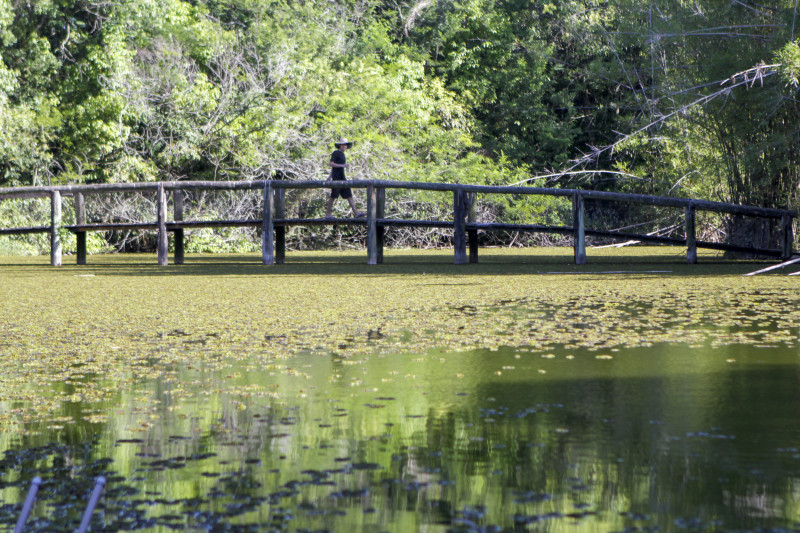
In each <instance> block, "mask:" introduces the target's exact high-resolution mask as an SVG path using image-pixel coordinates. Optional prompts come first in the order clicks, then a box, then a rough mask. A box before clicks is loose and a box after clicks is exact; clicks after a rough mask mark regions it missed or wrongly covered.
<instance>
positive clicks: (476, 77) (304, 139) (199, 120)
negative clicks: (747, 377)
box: [0, 0, 800, 253]
mask: <svg viewBox="0 0 800 533" xmlns="http://www.w3.org/2000/svg"><path fill="white" fill-rule="evenodd" d="M797 7H798V6H797V2H796V0H780V1H775V2H769V3H766V4H763V3H755V2H750V1H747V0H725V1H721V0H697V1H688V0H683V1H678V0H674V1H670V0H659V1H658V2H650V3H648V2H641V1H634V0H608V1H605V2H601V1H595V0H584V1H575V0H552V1H550V2H543V1H536V2H534V1H531V0H501V1H495V0H463V1H452V0H419V1H415V2H405V1H397V0H338V1H323V0H318V1H314V2H303V1H291V0H192V1H183V0H110V1H106V0H103V1H74V0H27V1H25V0H0V44H2V61H0V186H18V185H42V184H67V183H105V182H133V181H155V180H188V179H191V180H242V179H264V178H270V177H282V178H285V179H296V180H309V179H325V177H326V176H327V173H328V170H329V167H328V160H329V157H330V152H331V151H332V149H333V147H332V142H333V141H334V140H335V139H338V138H340V137H348V138H350V139H353V140H355V141H356V146H355V148H354V149H353V150H352V152H349V153H348V159H349V162H350V163H351V169H350V170H349V174H348V177H350V178H361V179H397V180H404V181H433V182H461V183H477V184H504V185H508V184H522V183H526V184H530V185H532V186H546V187H566V188H587V189H603V190H613V191H620V192H638V193H646V194H657V195H670V196H683V197H696V198H703V199H710V200H719V201H725V202H736V203H744V204H751V205H758V206H768V207H787V206H788V207H791V208H797V206H798V185H800V142H798V141H799V140H800V138H799V137H800V99H798V75H799V73H800V48H798V45H797V39H798V37H800V21H798V20H797V17H796V15H797ZM392 194H393V195H394V196H393V197H391V198H390V199H389V204H390V206H394V207H391V209H394V211H393V215H394V216H401V215H402V216H404V217H414V218H428V217H438V216H442V217H444V218H446V216H447V215H446V214H445V212H446V211H447V210H448V209H449V202H451V201H452V200H451V199H447V198H435V197H431V196H428V195H426V194H411V193H407V192H406V193H403V192H397V191H395V192H393V193H392ZM288 201H289V206H288V207H289V210H290V214H294V215H299V216H318V215H320V214H321V213H322V209H323V204H324V195H323V194H322V193H321V192H317V193H314V192H308V191H301V192H300V193H298V194H296V195H294V196H291V197H290V198H289V199H288ZM87 207H88V209H89V216H90V219H93V220H94V221H99V220H120V221H129V220H149V219H153V218H154V213H155V211H154V207H153V205H152V199H151V198H145V197H135V196H134V197H127V198H105V199H101V198H98V199H97V200H96V201H94V202H93V203H92V202H91V201H90V202H89V204H88V206H87ZM342 207H343V206H342ZM65 208H66V209H67V211H68V214H67V216H69V207H68V206H66V207H65ZM48 209H49V207H48V206H47V205H45V204H43V203H38V202H37V201H30V200H20V201H13V202H3V203H0V226H9V225H14V226H24V225H28V224H30V225H38V224H41V220H44V219H46V216H45V215H43V213H45V212H46V211H47V210H48ZM192 209H193V210H194V213H195V218H198V217H208V218H215V217H223V218H234V217H248V216H258V209H259V205H258V198H257V196H252V197H248V196H246V195H244V196H243V195H239V196H230V195H224V194H216V195H211V194H208V195H201V196H195V197H193V198H190V207H189V210H190V212H191V211H192ZM569 214H570V209H569V206H568V205H566V204H563V203H561V202H559V201H557V200H553V199H552V198H538V199H531V198H527V199H523V198H487V199H486V201H485V202H483V203H482V204H481V213H480V217H481V219H483V220H495V219H497V220H502V221H506V222H517V221H520V222H527V223H544V224H558V223H565V221H567V222H566V223H567V224H568V220H569V218H568V217H569ZM677 216H678V215H674V214H673V215H671V214H666V213H661V212H657V211H652V210H650V211H648V210H646V209H643V208H640V209H639V210H638V211H637V212H636V213H631V212H630V210H629V208H622V207H619V206H616V207H614V206H603V205H595V206H589V218H590V219H591V220H594V222H595V223H596V224H598V225H603V226H606V227H609V228H612V227H613V228H619V227H622V226H624V225H627V224H629V222H626V221H629V220H631V219H634V220H638V221H640V222H639V223H638V224H639V225H641V226H642V228H641V229H639V231H641V232H645V231H647V232H652V233H656V232H660V233H659V234H668V233H670V232H675V231H678V232H679V231H681V224H680V221H679V219H678V218H677ZM190 217H191V214H190ZM37 219H38V222H33V221H35V220H37ZM699 222H700V226H701V227H700V230H701V233H704V234H706V235H711V236H714V237H715V238H719V239H723V240H732V239H735V238H739V239H742V238H744V239H746V240H756V241H757V240H759V239H762V240H763V239H767V238H768V237H769V234H770V233H771V232H772V230H770V229H769V228H766V229H764V228H760V229H759V228H757V227H756V226H755V225H753V224H752V223H750V222H748V221H741V220H724V219H713V218H705V219H702V220H700V221H699ZM253 231H254V230H244V229H235V230H234V229H231V230H217V231H212V230H198V231H197V232H194V233H192V234H191V235H190V236H189V242H188V244H187V246H188V248H187V249H188V251H207V250H222V251H243V250H248V249H252V248H253V247H255V246H257V239H256V235H255V234H254V233H253ZM343 231H344V233H343ZM358 231H359V230H338V229H336V230H334V229H326V230H320V232H318V233H314V234H309V233H307V232H306V233H301V232H296V233H292V234H290V235H289V239H290V242H291V243H292V246H296V247H314V246H318V245H330V244H332V243H338V244H339V245H340V246H342V245H355V243H357V242H358V240H359V237H360V236H359V234H358ZM347 232H350V233H347ZM759 232H760V233H761V234H762V235H761V236H759V235H757V234H758V233H759ZM737 233H738V234H739V237H736V234H737ZM742 235H744V237H742ZM441 238H442V237H441V236H439V234H436V235H430V234H427V233H425V232H421V231H420V230H414V231H413V232H412V231H409V233H395V234H394V236H393V239H394V241H393V242H394V243H395V244H400V245H402V244H417V245H419V244H423V245H436V244H437V242H439V240H440V239H441ZM549 238H550V237H547V236H533V237H526V239H538V240H539V241H538V242H544V241H546V240H547V239H549ZM37 239H39V241H37ZM43 239H44V238H43V237H42V238H38V237H30V236H22V237H15V238H10V237H6V238H3V240H2V242H0V252H5V253H27V252H35V251H36V250H37V249H39V248H43V247H44V246H45V245H44V243H43ZM92 239H93V240H92V241H90V245H91V248H92V250H93V251H102V250H109V249H137V250H145V249H149V248H151V247H152V244H153V243H152V239H151V237H149V236H147V235H139V234H137V235H133V234H124V233H121V234H105V235H99V234H98V235H93V237H92ZM495 239H496V241H497V242H498V243H503V244H511V243H517V242H523V240H524V239H520V236H518V235H500V236H497V237H495ZM543 239H544V241H543ZM548 242H549V241H548Z"/></svg>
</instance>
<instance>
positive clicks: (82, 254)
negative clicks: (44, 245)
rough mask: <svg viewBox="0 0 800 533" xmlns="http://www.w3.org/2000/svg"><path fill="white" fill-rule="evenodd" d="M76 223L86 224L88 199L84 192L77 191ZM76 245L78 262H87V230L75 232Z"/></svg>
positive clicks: (82, 263) (83, 263) (81, 263)
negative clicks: (85, 197) (86, 199)
mask: <svg viewBox="0 0 800 533" xmlns="http://www.w3.org/2000/svg"><path fill="white" fill-rule="evenodd" d="M75 223H76V224H77V225H79V226H80V225H82V224H86V201H85V199H84V197H83V193H82V192H76V193H75ZM75 239H76V241H77V246H76V248H77V249H76V251H75V255H76V263H77V264H79V265H85V264H86V232H85V231H82V230H77V231H76V232H75Z"/></svg>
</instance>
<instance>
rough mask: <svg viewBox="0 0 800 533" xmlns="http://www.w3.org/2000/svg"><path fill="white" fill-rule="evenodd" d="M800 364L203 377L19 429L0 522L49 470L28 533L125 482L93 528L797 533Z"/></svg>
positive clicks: (585, 357) (739, 355)
mask: <svg viewBox="0 0 800 533" xmlns="http://www.w3.org/2000/svg"><path fill="white" fill-rule="evenodd" d="M799 362H800V351H798V349H797V348H788V347H786V346H783V347H782V346H777V345H762V346H753V345H748V346H743V345H729V346H725V347H711V346H710V345H709V346H707V347H702V346H696V345H693V346H692V347H689V346H687V345H683V344H659V345H655V346H651V347H644V348H631V349H625V348H622V349H615V350H605V351H591V350H586V349H578V350H575V349H571V350H566V349H554V350H547V351H535V350H531V349H525V348H521V349H511V348H501V349H499V350H495V351H489V350H486V351H472V352H462V353H451V352H446V351H432V352H428V353H425V354H423V355H407V354H394V355H384V356H369V357H364V358H360V359H359V358H356V359H347V360H345V359H340V358H337V357H336V356H331V355H307V356H298V357H295V358H291V359H288V360H286V361H283V362H282V363H281V364H280V365H275V366H271V367H268V368H261V367H259V366H257V365H255V364H253V363H239V365H238V366H235V367H233V368H230V367H228V368H224V369H216V368H215V367H214V365H213V364H210V363H207V364H202V363H198V364H197V365H196V366H194V367H193V368H188V367H181V368H178V369H176V373H175V374H174V375H172V378H171V379H167V380H165V379H153V380H143V381H141V382H139V383H137V384H136V385H135V386H134V387H133V388H132V389H131V390H129V391H125V392H119V393H117V394H116V396H115V397H114V398H112V399H111V400H109V401H108V404H107V405H101V406H97V405H94V406H92V409H94V410H98V411H103V410H106V411H108V412H110V413H111V416H110V417H109V418H108V421H106V422H102V423H96V424H91V423H87V422H85V421H84V422H80V423H67V424H65V425H64V426H63V427H60V428H59V427H53V424H52V422H51V423H48V424H45V423H41V424H40V426H39V427H32V428H30V429H32V430H35V431H32V433H33V434H32V435H30V436H26V437H24V438H23V437H19V436H8V435H6V436H4V437H3V440H0V443H1V444H2V449H4V450H5V455H4V457H3V459H2V461H0V500H2V502H1V505H0V521H1V522H2V529H3V530H4V531H11V530H12V529H13V525H14V523H15V521H16V517H17V515H18V512H19V506H20V500H22V499H24V495H25V493H26V492H27V488H28V485H29V482H30V479H31V478H32V477H33V476H35V475H41V476H42V477H44V478H45V483H44V485H43V486H42V489H41V491H40V497H39V502H38V503H37V506H36V508H35V509H34V513H33V515H32V517H31V519H30V520H29V522H28V524H29V527H28V529H27V530H28V531H71V530H74V529H75V527H76V526H77V522H78V521H79V519H80V514H81V512H82V510H83V506H84V505H85V502H86V501H87V500H88V493H89V492H90V491H91V488H92V484H93V479H94V477H95V476H97V475H100V474H103V475H106V476H108V478H109V484H108V488H107V490H106V492H105V497H104V499H103V501H102V502H101V507H100V509H99V511H98V512H97V513H96V514H95V517H94V522H93V529H92V530H93V531H118V530H146V531H163V532H166V531H175V530H182V531H398V532H399V531H442V532H444V531H452V530H456V531H459V530H463V531H528V530H536V531H576V532H582V531H623V530H630V531H639V530H643V531H656V530H660V531H684V530H686V531H700V530H703V531H733V530H735V531H745V530H748V531H757V530H759V531H760V530H774V531H779V530H795V529H800V523H798V519H799V518H800V514H799V513H800V508H799V507H798V498H800V484H799V483H798V481H799V480H800V423H798V415H799V414H800V395H798V393H797V392H798V385H799V384H800V365H799V364H798V363H799ZM86 379H99V378H97V377H94V378H92V377H87V378H86ZM232 382H233V383H235V386H234V387H232V386H231V383H232ZM222 383H225V387H222V386H221V384H222ZM232 390H234V391H235V392H231V391H232ZM145 406H146V408H145ZM82 409H87V407H86V405H85V404H84V403H82V402H76V403H73V404H65V405H64V406H63V413H62V415H63V416H64V418H65V419H67V418H72V419H74V420H80V419H81V418H82V416H81V413H79V411H80V410H82ZM83 418H85V417H83ZM36 433H38V434H36Z"/></svg>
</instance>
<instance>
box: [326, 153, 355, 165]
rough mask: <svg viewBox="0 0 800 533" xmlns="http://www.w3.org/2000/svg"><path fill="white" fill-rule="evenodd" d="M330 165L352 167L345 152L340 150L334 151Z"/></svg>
mask: <svg viewBox="0 0 800 533" xmlns="http://www.w3.org/2000/svg"><path fill="white" fill-rule="evenodd" d="M330 165H331V167H332V168H350V165H348V164H347V159H346V158H345V156H344V153H343V152H340V151H336V152H333V154H332V155H331V161H330Z"/></svg>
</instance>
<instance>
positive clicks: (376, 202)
mask: <svg viewBox="0 0 800 533" xmlns="http://www.w3.org/2000/svg"><path fill="white" fill-rule="evenodd" d="M345 187H349V188H354V189H366V196H367V210H366V211H367V216H366V218H357V219H353V218H337V219H327V218H326V219H319V218H315V219H307V218H287V217H286V208H285V201H284V199H285V193H286V191H287V190H289V189H331V188H345ZM254 189H255V190H263V217H262V218H260V219H253V220H214V221H199V220H184V216H183V213H184V198H185V193H186V192H187V191H199V190H217V191H221V190H225V191H235V190H254ZM387 189H409V190H412V189H416V190H428V191H439V192H442V193H445V194H451V195H452V198H453V211H452V213H453V214H452V219H451V220H408V219H405V220H401V219H395V218H386V216H385V213H386V190H387ZM125 192H128V193H130V192H151V193H153V194H154V195H155V199H156V202H155V204H156V213H154V214H155V221H154V222H132V223H131V222H110V223H108V222H103V223H87V221H86V209H85V201H86V197H87V195H97V194H111V193H125ZM168 192H171V193H172V194H171V197H172V204H173V217H172V221H168V220H167V219H168V217H167V213H168V194H167V193H168ZM486 194H510V195H545V196H556V197H565V198H569V199H571V201H572V226H544V225H535V224H504V223H479V222H478V221H477V216H476V213H477V210H476V205H477V202H478V201H479V197H480V195H486ZM37 197H40V198H41V197H43V198H46V197H49V198H50V203H51V210H50V211H51V216H50V220H49V224H47V225H42V226H35V227H18V228H0V235H14V234H30V233H47V234H49V235H50V264H51V265H53V266H60V265H61V260H62V245H61V234H62V231H64V230H68V231H71V232H73V233H75V234H76V237H77V254H76V256H77V263H78V264H79V265H83V264H86V232H89V231H111V230H149V231H156V232H157V235H158V264H159V265H167V264H168V262H169V258H168V249H169V248H168V244H169V240H168V239H169V233H170V232H171V233H173V234H174V240H175V242H174V250H175V256H174V261H175V263H176V264H182V263H183V261H184V230H187V229H195V228H209V227H260V228H261V229H262V262H263V263H264V264H265V265H273V264H280V263H283V262H284V259H285V256H286V228H287V227H289V226H315V225H360V226H366V228H367V263H368V264H370V265H375V264H380V263H383V248H384V235H385V231H386V230H387V229H388V228H396V227H433V228H450V229H452V230H453V248H454V256H455V259H454V260H455V263H456V264H465V263H468V262H469V263H476V262H478V232H479V231H483V232H492V231H523V232H543V233H556V234H566V235H571V236H572V237H573V242H574V244H573V247H574V256H575V263H576V264H584V263H586V236H598V237H605V238H613V239H622V240H631V239H634V240H637V241H641V242H649V243H657V244H668V245H676V246H685V247H686V260H687V262H688V263H690V264H693V263H696V262H697V249H698V248H709V249H715V250H729V251H735V252H747V253H755V254H760V255H767V256H774V257H776V258H777V257H779V258H782V259H789V258H790V257H791V256H792V243H793V240H794V238H793V233H792V220H793V218H795V217H796V216H797V213H796V212H795V211H791V210H787V209H770V208H763V207H752V206H743V205H735V204H726V203H720V202H710V201H704V200H693V199H686V198H674V197H663V196H647V195H640V194H624V193H614V192H603V191H588V190H577V189H548V188H536V187H501V186H497V187H495V186H482V185H459V184H442V183H411V182H398V181H381V180H349V181H344V182H330V181H284V180H258V181H227V182H210V181H172V182H161V183H126V184H99V185H62V186H41V187H13V188H6V189H0V201H2V200H4V199H11V198H37ZM64 197H72V199H73V201H74V202H75V204H74V205H75V213H76V217H75V218H76V223H75V224H64V223H63V220H62V216H61V211H62V200H63V198H64ZM586 200H603V201H609V202H624V203H636V204H645V205H652V206H661V207H669V208H676V209H682V210H683V219H684V229H685V231H684V235H685V237H684V238H682V239H681V238H675V237H664V236H656V235H642V234H635V233H625V232H621V231H608V230H600V229H592V228H587V227H586V226H585V221H584V202H585V201H586ZM701 210H702V211H709V212H716V213H727V214H732V215H740V216H749V217H759V218H764V219H777V220H779V221H780V236H779V241H780V242H778V243H777V244H776V246H775V247H774V248H755V247H748V246H736V245H732V244H727V243H716V242H703V241H698V240H697V239H696V235H695V215H696V212H697V211H701Z"/></svg>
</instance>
